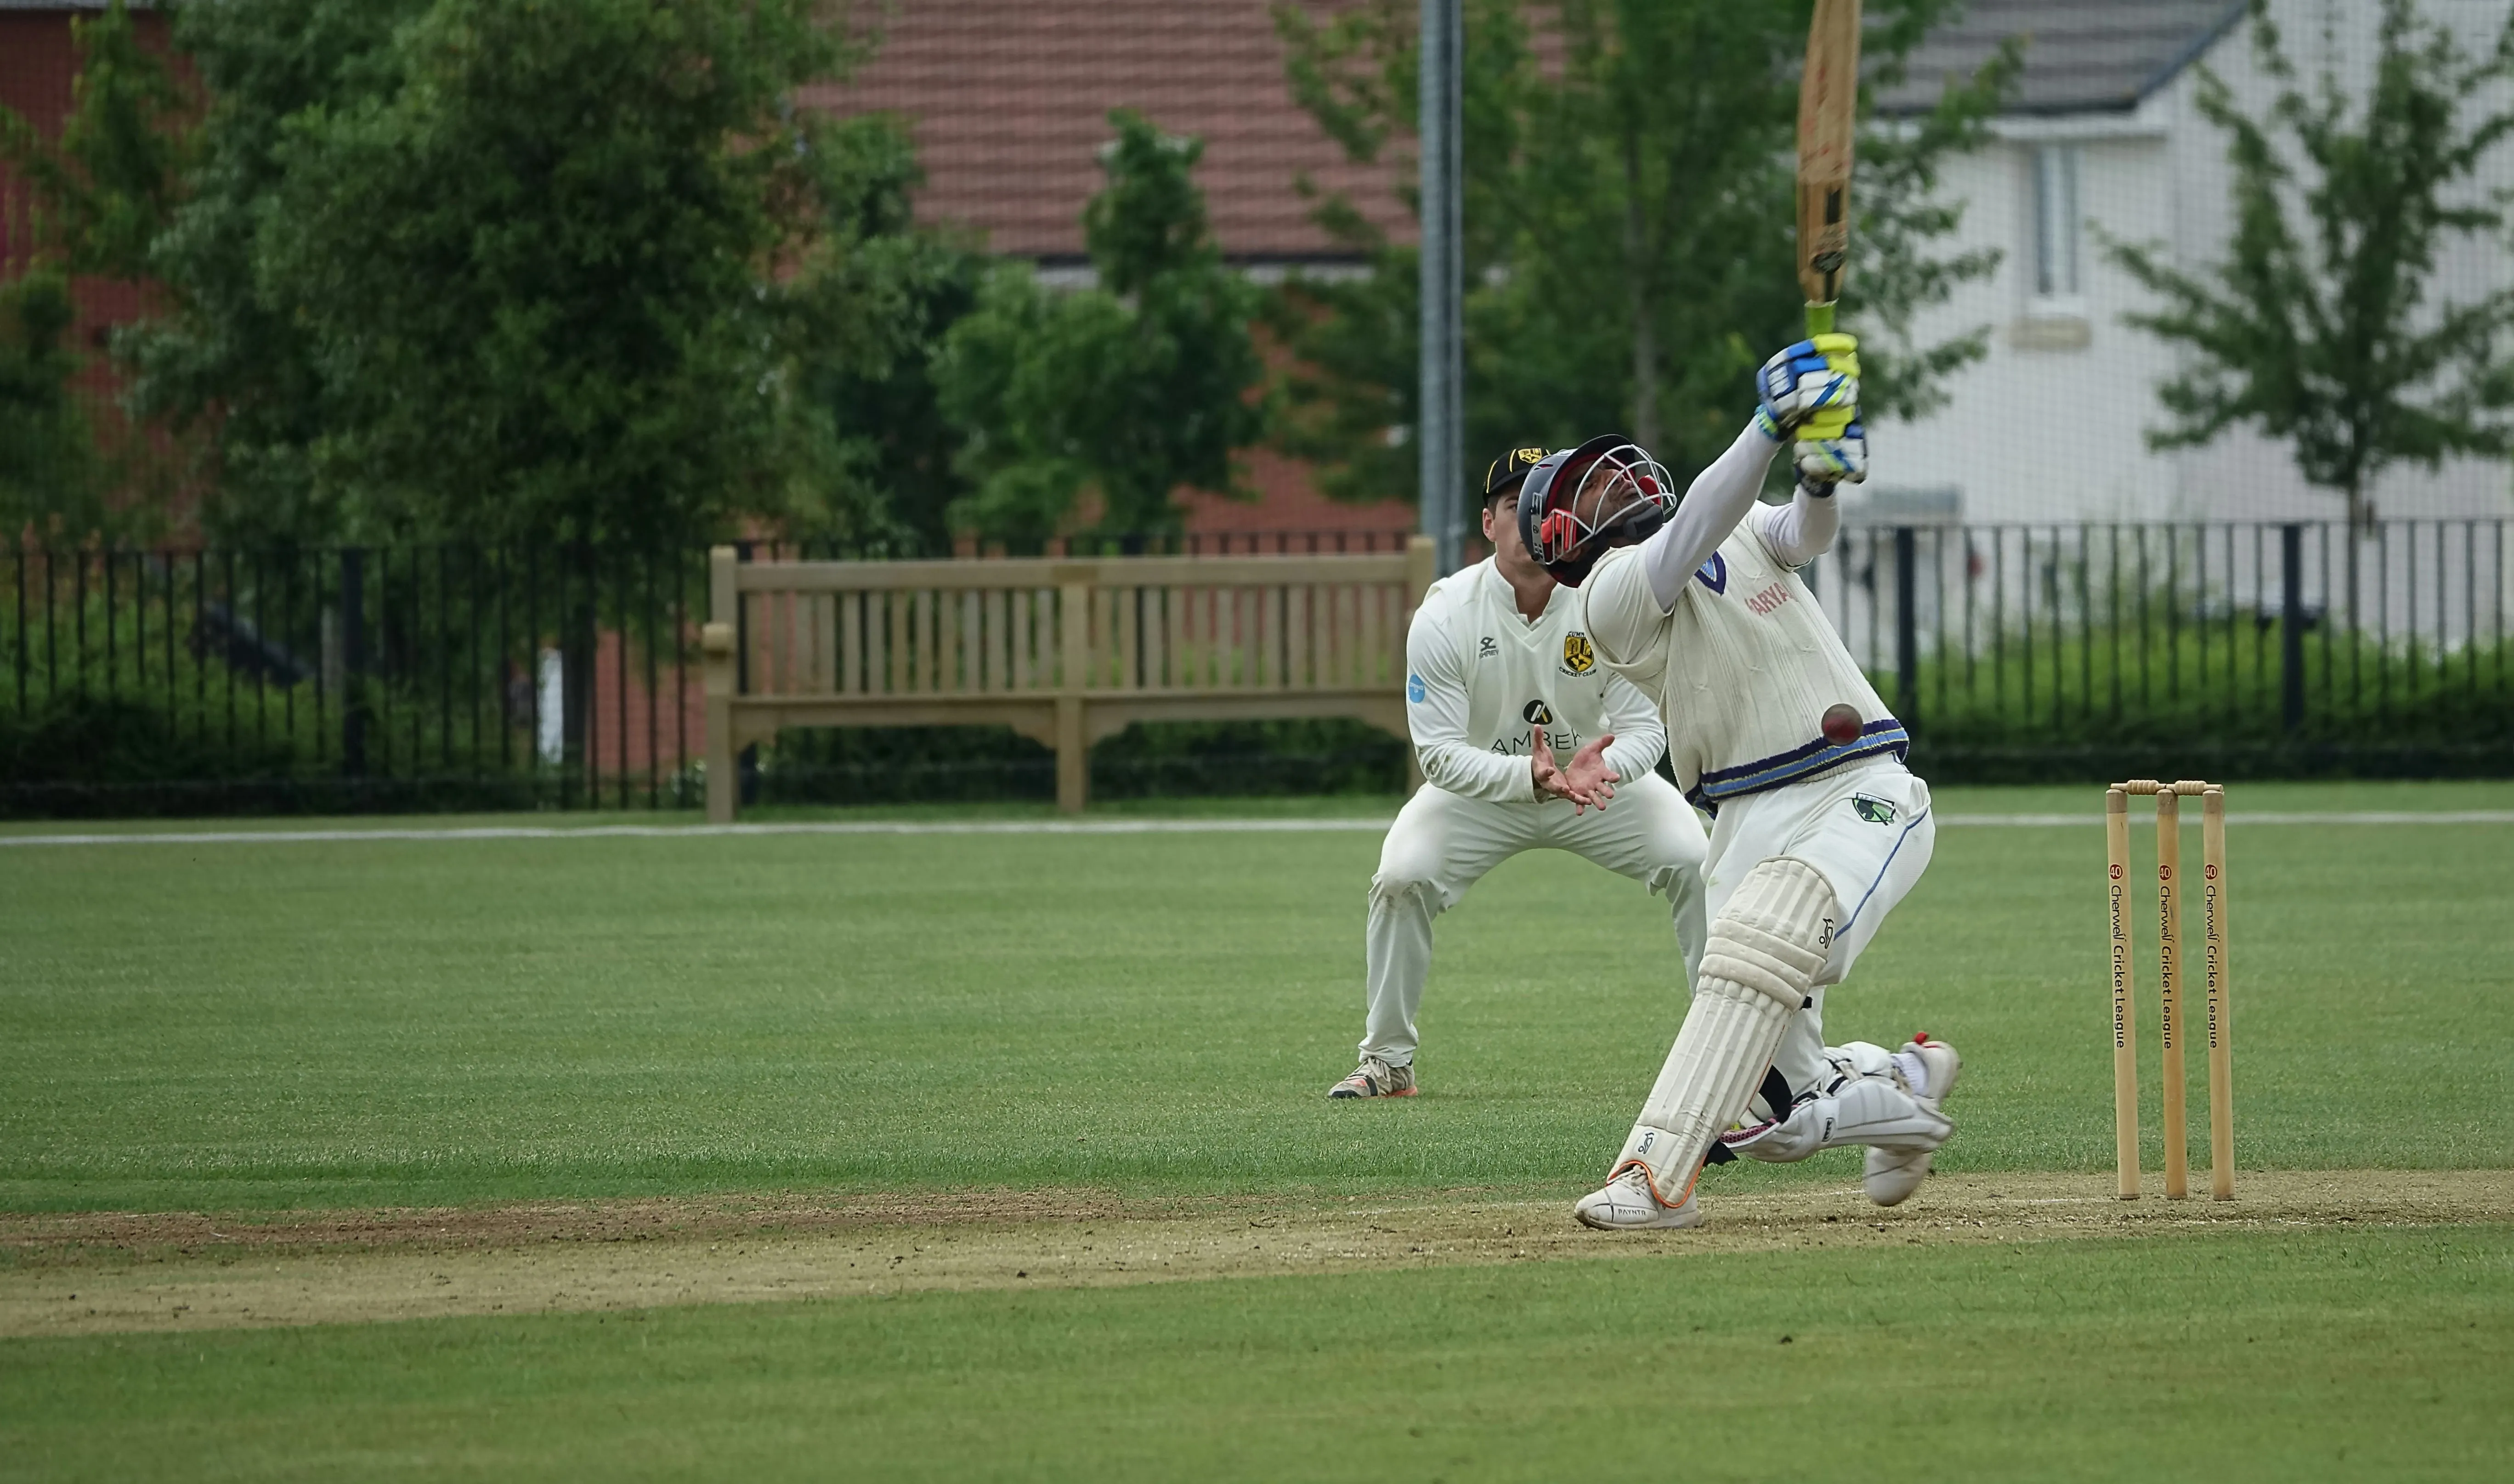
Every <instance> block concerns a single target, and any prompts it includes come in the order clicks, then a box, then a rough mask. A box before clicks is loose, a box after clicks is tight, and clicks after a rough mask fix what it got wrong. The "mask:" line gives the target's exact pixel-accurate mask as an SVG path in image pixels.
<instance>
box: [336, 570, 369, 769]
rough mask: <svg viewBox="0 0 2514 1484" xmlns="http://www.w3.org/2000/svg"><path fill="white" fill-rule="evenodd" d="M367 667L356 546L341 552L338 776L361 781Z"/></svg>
mask: <svg viewBox="0 0 2514 1484" xmlns="http://www.w3.org/2000/svg"><path fill="white" fill-rule="evenodd" d="M366 667H367V553H366V552H365V550H364V549H362V548H360V547H357V546H349V547H345V548H344V549H343V550H342V552H341V773H342V775H343V776H344V777H345V778H363V777H365V776H366V771H367V697H366V686H365V685H364V683H363V682H362V680H361V676H362V675H363V673H364V671H365V670H366Z"/></svg>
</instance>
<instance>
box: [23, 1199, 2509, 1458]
mask: <svg viewBox="0 0 2514 1484" xmlns="http://www.w3.org/2000/svg"><path fill="white" fill-rule="evenodd" d="M2509 1372H2514V1232H2509V1230H2508V1229H2506V1228H2504V1227H2464V1228H2444V1229H2429V1230H2389V1231H2377V1230H2366V1231H2347V1230H2341V1231H2331V1230H2322V1231H2296V1232H2290V1233H2275V1234H2238V1235H2197V1236H2189V1237H2185V1238H2181V1239H2178V1240H2143V1241H2107V1242H2075V1243H2065V1244H2043V1245H2022V1246H2010V1247H1996V1248H1969V1249H1968V1248H1957V1247H1923V1248H1905V1249H1894V1248H1886V1249H1882V1250H1868V1251H1853V1252H1831V1253H1782V1254H1760V1255H1754V1256H1733V1257H1730V1256H1721V1257H1700V1258H1692V1259H1647V1258H1642V1259H1621V1260H1611V1261H1598V1262H1582V1263H1531V1264H1520V1265H1513V1266H1507V1267H1503V1266H1467V1267H1444V1268H1434V1269H1430V1270H1421V1271H1411V1272H1380V1273H1366V1274H1349V1275H1343V1276H1333V1277H1301V1278H1275V1279H1240V1280H1227V1281H1214V1282H1197V1283H1176V1284H1166V1285H1150V1286H1139V1287H1132V1288H1119V1289H1106V1290H1067V1291H1061V1292H1053V1291H1052V1292H1043V1293H1028V1294H1012V1293H1002V1292H988V1293H961V1294H953V1293H932V1294H919V1295H913V1296H908V1297H902V1298H897V1299H890V1300H849V1301H841V1302H834V1303H801V1304H769V1305H715V1306H703V1307H684V1308H667V1309H654V1310H646V1311H641V1312H633V1313H626V1314H622V1313H613V1314H598V1315H597V1314H581V1315H568V1316H550V1317H536V1318H479V1319H458V1320H428V1321H418V1322H411V1323H403V1324H382V1325H354V1326H336V1327H325V1328H314V1329H296V1330H263V1331H227V1332H223V1333H213V1334H207V1335H144V1336H125V1337H115V1338H110V1339H102V1338H100V1339H82V1340H66V1341H38V1342H15V1343H6V1344H0V1477H28V1478H31V1477H72V1476H77V1477H96V1478H123V1477H156V1476H161V1475H163V1476H181V1477H183V1478H186V1479H224V1478H317V1479H331V1478H342V1477H359V1478H402V1477H436V1476H447V1475H459V1476H466V1477H490V1478H519V1477H579V1478H582V1477H618V1478H660V1477H688V1476H709V1477H759V1478H788V1477H792V1478H822V1477H844V1478H869V1479H870V1478H880V1479H950V1480H973V1479H974V1480H984V1479H1087V1480H1094V1481H1098V1480H1109V1479H1164V1480H1169V1479H1216V1480H1221V1479H1287V1478H1303V1479H1353V1480H1386V1479H1402V1480H1434V1479H1455V1480H1464V1479H1530V1480H1533V1479H1559V1478H1562V1477H1564V1476H1566V1475H1571V1474H1575V1473H1579V1472H1582V1471H1585V1470H1587V1469H1589V1468H1591V1467H1593V1466H1595V1467H1600V1468H1603V1469H1606V1470H1607V1471H1609V1472H1611V1473H1612V1474H1614V1475H1615V1476H1618V1477H1621V1476H1626V1475H1630V1474H1639V1473H1641V1472H1642V1470H1644V1469H1647V1470H1650V1471H1652V1472H1655V1471H1658V1470H1659V1469H1664V1470H1665V1471H1666V1472H1667V1473H1668V1474H1669V1476H1671V1477H1676V1478H1683V1479H1696V1478H1699V1479H1745V1478H1755V1479H1764V1478H1777V1477H1785V1476H1787V1477H1800V1476H1808V1475H1810V1474H1811V1473H1812V1474H1817V1475H1818V1476H1821V1473H1822V1472H1829V1471H1832V1469H1831V1468H1830V1467H1829V1466H1827V1465H1825V1464H1824V1461H1826V1460H1834V1461H1847V1460H1861V1459H1866V1460H1873V1461H1875V1464H1876V1469H1877V1472H1878V1474H1879V1476H1881V1477H1898V1476H1908V1477H1912V1478H1916V1479H1941V1478H1979V1479H1994V1478H1995V1479H2002V1480H2043V1479H2051V1480H2088V1479H2198V1480H2210V1481H2223V1480H2251V1479H2259V1480H2288V1479H2298V1478H2333V1477H2364V1478H2380V1479H2385V1480H2397V1479H2486V1478H2502V1477H2504V1476H2505V1470H2506V1469H2507V1468H2509V1467H2514V1442H2509V1439H2508V1435H2507V1433H2506V1430H2505V1410H2504V1408H2505V1398H2506V1378H2507V1376H2508V1375H2509ZM1844 1466H1847V1465H1846V1464H1845V1465H1844Z"/></svg>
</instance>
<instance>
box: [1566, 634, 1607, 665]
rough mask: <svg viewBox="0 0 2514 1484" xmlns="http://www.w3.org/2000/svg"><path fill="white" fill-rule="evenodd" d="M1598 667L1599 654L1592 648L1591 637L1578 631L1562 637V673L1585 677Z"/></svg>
mask: <svg viewBox="0 0 2514 1484" xmlns="http://www.w3.org/2000/svg"><path fill="white" fill-rule="evenodd" d="M1597 667H1598V652H1597V651H1596V650H1595V649H1593V648H1591V647H1590V644H1589V636H1588V635H1587V634H1584V633H1581V632H1579V631H1577V630H1576V629H1575V630H1573V631H1572V632H1570V633H1567V634H1564V635H1563V636H1562V672H1563V673H1564V674H1566V675H1585V674H1587V673H1589V672H1590V671H1591V670H1594V669H1596V668H1597Z"/></svg>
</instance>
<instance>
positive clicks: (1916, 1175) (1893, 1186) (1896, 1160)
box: [1860, 1030, 1964, 1206]
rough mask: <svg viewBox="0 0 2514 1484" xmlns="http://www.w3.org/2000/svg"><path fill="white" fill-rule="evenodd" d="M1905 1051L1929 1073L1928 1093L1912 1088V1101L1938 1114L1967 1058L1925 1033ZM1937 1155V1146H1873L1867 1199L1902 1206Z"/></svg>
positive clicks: (1906, 1045)
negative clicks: (1885, 1147) (1917, 1059)
mask: <svg viewBox="0 0 2514 1484" xmlns="http://www.w3.org/2000/svg"><path fill="white" fill-rule="evenodd" d="M1903 1050H1904V1051H1906V1052H1908V1053H1910V1054H1911V1055H1913V1056H1916V1057H1919V1058H1920V1059H1921V1065H1922V1067H1923V1069H1924V1070H1925V1072H1926V1083H1927V1090H1926V1092H1924V1091H1923V1090H1921V1089H1919V1088H1915V1089H1913V1091H1912V1101H1913V1102H1915V1103H1919V1104H1921V1105H1922V1106H1923V1107H1925V1108H1927V1109H1928V1110H1929V1111H1930V1112H1933V1113H1936V1112H1939V1111H1940V1109H1941V1108H1942V1106H1943V1105H1944V1104H1945V1103H1946V1099H1947V1095H1948V1094H1949V1093H1952V1092H1954V1091H1955V1090H1956V1078H1957V1076H1958V1075H1960V1074H1961V1073H1962V1072H1963V1071H1964V1059H1963V1058H1962V1057H1959V1056H1957V1055H1956V1049H1955V1048H1954V1047H1952V1046H1949V1045H1948V1044H1947V1043H1946V1042H1944V1041H1932V1040H1930V1039H1929V1033H1928V1032H1927V1031H1926V1030H1925V1031H1922V1032H1921V1033H1920V1034H1918V1035H1915V1036H1914V1037H1913V1038H1912V1039H1911V1040H1909V1041H1906V1042H1904V1043H1903ZM1941 1116H1943V1115H1941ZM1943 1142H1944V1141H1941V1143H1943ZM1936 1153H1937V1149H1936V1148H1935V1147H1931V1148H1926V1149H1910V1148H1903V1149H1884V1148H1879V1147H1877V1146H1875V1145H1874V1144H1872V1145H1870V1146H1869V1149H1868V1159H1867V1168H1866V1170H1865V1171H1864V1172H1863V1174H1862V1175H1861V1178H1860V1183H1861V1184H1863V1185H1865V1186H1866V1187H1867V1189H1868V1198H1869V1199H1870V1200H1872V1201H1874V1202H1876V1203H1877V1204H1878V1205H1880V1206H1899V1205H1901V1204H1903V1202H1904V1201H1905V1200H1908V1199H1909V1198H1910V1197H1911V1194H1912V1192H1913V1191H1915V1190H1918V1189H1919V1188H1921V1182H1922V1181H1924V1180H1926V1179H1927V1178H1928V1174H1929V1160H1930V1159H1931V1158H1932V1157H1933V1156H1934V1155H1935V1154H1936Z"/></svg>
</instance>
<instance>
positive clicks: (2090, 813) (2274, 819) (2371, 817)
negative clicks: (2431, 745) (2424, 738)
mask: <svg viewBox="0 0 2514 1484" xmlns="http://www.w3.org/2000/svg"><path fill="white" fill-rule="evenodd" d="M2183 808H2184V814H2183V816H2182V822H2184V823H2186V824H2188V823H2190V822H2192V821H2193V820H2195V819H2197V818H2198V817H2199V814H2200V811H2199V809H2198V807H2197V806H2195V805H2184V806H2183ZM2129 818H2130V822H2132V823H2134V824H2153V823H2155V822H2156V814H2155V812H2154V811H2153V810H2139V809H2132V810H2131V811H2130V812H2129ZM2103 821H2104V811H2103V806H2102V804H2100V803H2098V804H2096V806H2095V807H2094V808H2092V809H2089V810H2087V811H2085V812H2083V813H2079V814H1942V815H1940V816H1938V822H1939V823H1941V824H2001V825H2007V824H2026V825H2042V824H2100V823H2102V822H2103ZM2226 822H2227V823H2229V824H2514V809H2458V810H2441V809H2440V810H2433V811H2426V810H2406V809H2391V810H2386V809H2361V810H2354V811H2345V810H2342V811H2332V812H2330V813H2324V812H2322V811H2319V810H2287V811H2279V810H2260V811H2254V812H2250V813H2246V812H2242V811H2231V812H2229V813H2228V814H2227V816H2226Z"/></svg>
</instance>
